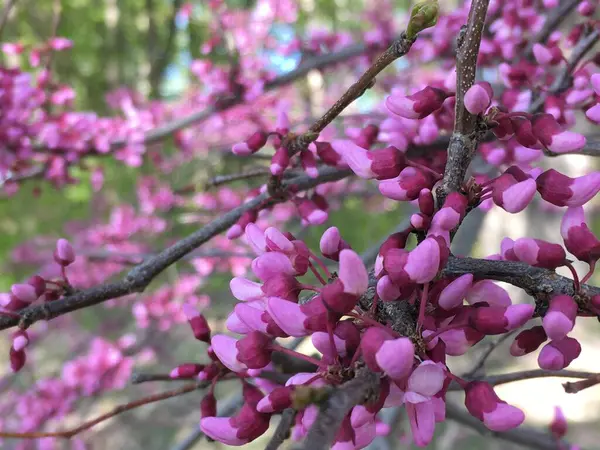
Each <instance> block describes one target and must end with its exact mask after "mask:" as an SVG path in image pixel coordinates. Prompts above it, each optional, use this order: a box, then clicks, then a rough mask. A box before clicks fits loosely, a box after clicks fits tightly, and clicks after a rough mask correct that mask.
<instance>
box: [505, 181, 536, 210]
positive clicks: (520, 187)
mask: <svg viewBox="0 0 600 450" xmlns="http://www.w3.org/2000/svg"><path fill="white" fill-rule="evenodd" d="M536 190H537V185H536V183H535V180H533V179H527V180H525V181H521V182H520V183H516V184H515V185H513V186H511V187H509V188H508V189H506V190H505V191H504V192H503V193H502V208H503V209H504V210H505V211H507V212H509V213H518V212H520V211H523V210H524V209H525V207H526V206H527V205H529V203H530V202H531V200H532V199H533V196H534V195H535V192H536Z"/></svg>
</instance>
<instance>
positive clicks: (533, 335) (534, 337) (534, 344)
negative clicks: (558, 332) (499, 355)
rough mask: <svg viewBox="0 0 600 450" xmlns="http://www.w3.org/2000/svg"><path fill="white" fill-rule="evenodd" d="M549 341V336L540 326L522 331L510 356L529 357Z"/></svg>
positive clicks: (512, 346) (514, 342)
mask: <svg viewBox="0 0 600 450" xmlns="http://www.w3.org/2000/svg"><path fill="white" fill-rule="evenodd" d="M547 339H548V336H547V335H546V331H544V327H542V326H539V325H537V326H535V327H532V328H530V329H528V330H525V331H521V332H520V333H519V334H518V335H517V337H516V338H515V340H514V341H513V343H512V345H511V346H510V354H511V355H512V356H523V355H527V354H528V353H531V352H534V351H536V350H537V349H538V348H539V346H540V345H542V344H543V343H544V342H546V340H547Z"/></svg>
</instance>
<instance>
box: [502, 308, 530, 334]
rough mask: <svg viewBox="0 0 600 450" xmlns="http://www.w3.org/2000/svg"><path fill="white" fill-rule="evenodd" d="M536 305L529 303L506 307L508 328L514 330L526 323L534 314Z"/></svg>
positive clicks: (505, 315) (505, 314)
mask: <svg viewBox="0 0 600 450" xmlns="http://www.w3.org/2000/svg"><path fill="white" fill-rule="evenodd" d="M534 311H535V307H534V306H533V305H528V304H519V305H511V306H509V307H508V308H506V312H505V313H504V317H505V318H506V320H508V325H507V328H508V329H509V330H513V329H515V328H518V327H520V326H521V325H525V324H526V323H527V321H528V320H529V319H531V317H532V316H533V313H534Z"/></svg>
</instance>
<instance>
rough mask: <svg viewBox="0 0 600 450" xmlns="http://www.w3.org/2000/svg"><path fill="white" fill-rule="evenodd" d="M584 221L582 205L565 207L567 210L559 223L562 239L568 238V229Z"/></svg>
mask: <svg viewBox="0 0 600 450" xmlns="http://www.w3.org/2000/svg"><path fill="white" fill-rule="evenodd" d="M583 223H585V213H584V212H583V207H582V206H574V207H570V208H567V212H566V213H565V215H564V216H563V218H562V221H561V223H560V235H561V236H562V238H563V239H565V240H567V239H568V238H569V229H571V228H574V227H579V226H581V225H582V224H583Z"/></svg>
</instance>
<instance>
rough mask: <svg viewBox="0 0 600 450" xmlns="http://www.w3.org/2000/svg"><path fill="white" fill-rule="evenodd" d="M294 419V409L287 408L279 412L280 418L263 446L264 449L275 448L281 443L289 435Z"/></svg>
mask: <svg viewBox="0 0 600 450" xmlns="http://www.w3.org/2000/svg"><path fill="white" fill-rule="evenodd" d="M295 419H296V410H295V409H292V408H288V409H286V410H285V411H283V413H282V414H281V419H280V420H279V424H278V425H277V429H276V430H275V432H274V433H273V436H271V440H270V441H269V443H268V444H267V446H266V447H265V450H277V449H278V448H279V446H280V445H281V444H283V442H284V441H285V440H286V439H287V438H288V437H289V436H290V430H291V428H292V426H294V420H295Z"/></svg>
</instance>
